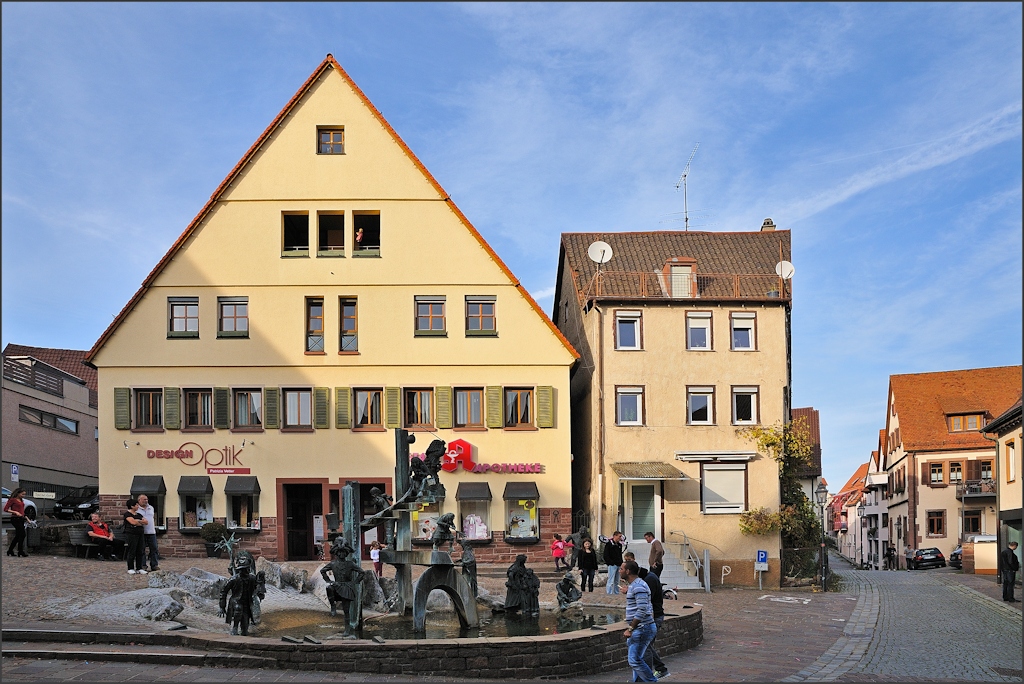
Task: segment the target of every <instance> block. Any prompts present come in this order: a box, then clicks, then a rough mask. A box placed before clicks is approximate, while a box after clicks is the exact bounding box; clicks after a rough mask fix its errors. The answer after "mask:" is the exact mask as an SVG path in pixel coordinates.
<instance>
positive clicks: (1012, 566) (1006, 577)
mask: <svg viewBox="0 0 1024 684" xmlns="http://www.w3.org/2000/svg"><path fill="white" fill-rule="evenodd" d="M1018 570H1020V561H1019V560H1018V559H1017V542H1015V541H1012V542H1010V543H1009V544H1008V545H1007V548H1005V549H1003V552H1002V553H1001V554H999V572H1000V573H1002V580H1003V600H1004V601H1007V602H1009V603H1018V601H1017V599H1015V598H1013V583H1014V582H1015V581H1016V579H1017V571H1018Z"/></svg>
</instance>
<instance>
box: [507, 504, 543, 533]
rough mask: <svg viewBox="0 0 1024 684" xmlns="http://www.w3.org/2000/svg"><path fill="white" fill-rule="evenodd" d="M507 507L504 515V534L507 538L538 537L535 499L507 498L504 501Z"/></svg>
mask: <svg viewBox="0 0 1024 684" xmlns="http://www.w3.org/2000/svg"><path fill="white" fill-rule="evenodd" d="M505 505H506V507H507V509H508V514H507V516H506V518H505V519H506V520H507V521H508V523H507V528H506V531H505V536H506V537H509V538H513V539H514V538H520V539H526V538H534V539H536V538H539V536H540V534H539V525H538V522H537V500H536V499H509V500H506V501H505Z"/></svg>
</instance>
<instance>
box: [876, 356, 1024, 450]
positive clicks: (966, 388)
mask: <svg viewBox="0 0 1024 684" xmlns="http://www.w3.org/2000/svg"><path fill="white" fill-rule="evenodd" d="M1021 371H1022V368H1021V366H1000V367H997V368H972V369H968V370H957V371H942V372H938V373H914V374H911V375H893V376H890V378H889V387H890V390H889V391H890V396H892V397H893V399H894V401H895V404H896V415H897V416H898V417H899V422H900V423H899V424H900V438H901V440H902V442H903V449H904V450H905V451H945V450H956V449H985V448H991V446H992V442H990V441H989V440H987V439H985V438H984V437H982V435H981V433H980V432H956V433H951V432H950V431H949V427H948V423H947V422H946V416H947V415H949V414H956V413H982V414H984V415H985V418H986V420H987V421H991V420H992V419H993V418H995V417H996V416H999V415H1001V414H1002V413H1003V412H1005V411H1006V410H1007V409H1008V408H1009V407H1010V406H1011V405H1013V403H1014V402H1015V401H1016V400H1017V399H1018V398H1020V396H1021Z"/></svg>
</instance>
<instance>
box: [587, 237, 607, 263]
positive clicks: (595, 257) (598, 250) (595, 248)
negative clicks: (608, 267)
mask: <svg viewBox="0 0 1024 684" xmlns="http://www.w3.org/2000/svg"><path fill="white" fill-rule="evenodd" d="M587 256H588V257H590V260H591V261H593V262H595V263H598V264H607V263H608V262H609V261H611V259H612V246H611V245H609V244H608V243H607V242H602V241H600V240H598V241H597V242H595V243H594V244H592V245H590V247H589V248H588V249H587Z"/></svg>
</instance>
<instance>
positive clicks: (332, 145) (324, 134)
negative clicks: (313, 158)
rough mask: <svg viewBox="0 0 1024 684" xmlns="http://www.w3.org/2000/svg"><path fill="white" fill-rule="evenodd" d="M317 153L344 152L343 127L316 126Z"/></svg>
mask: <svg viewBox="0 0 1024 684" xmlns="http://www.w3.org/2000/svg"><path fill="white" fill-rule="evenodd" d="M316 138H317V148H316V149H317V154H345V129H344V128H318V129H317V130H316Z"/></svg>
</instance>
